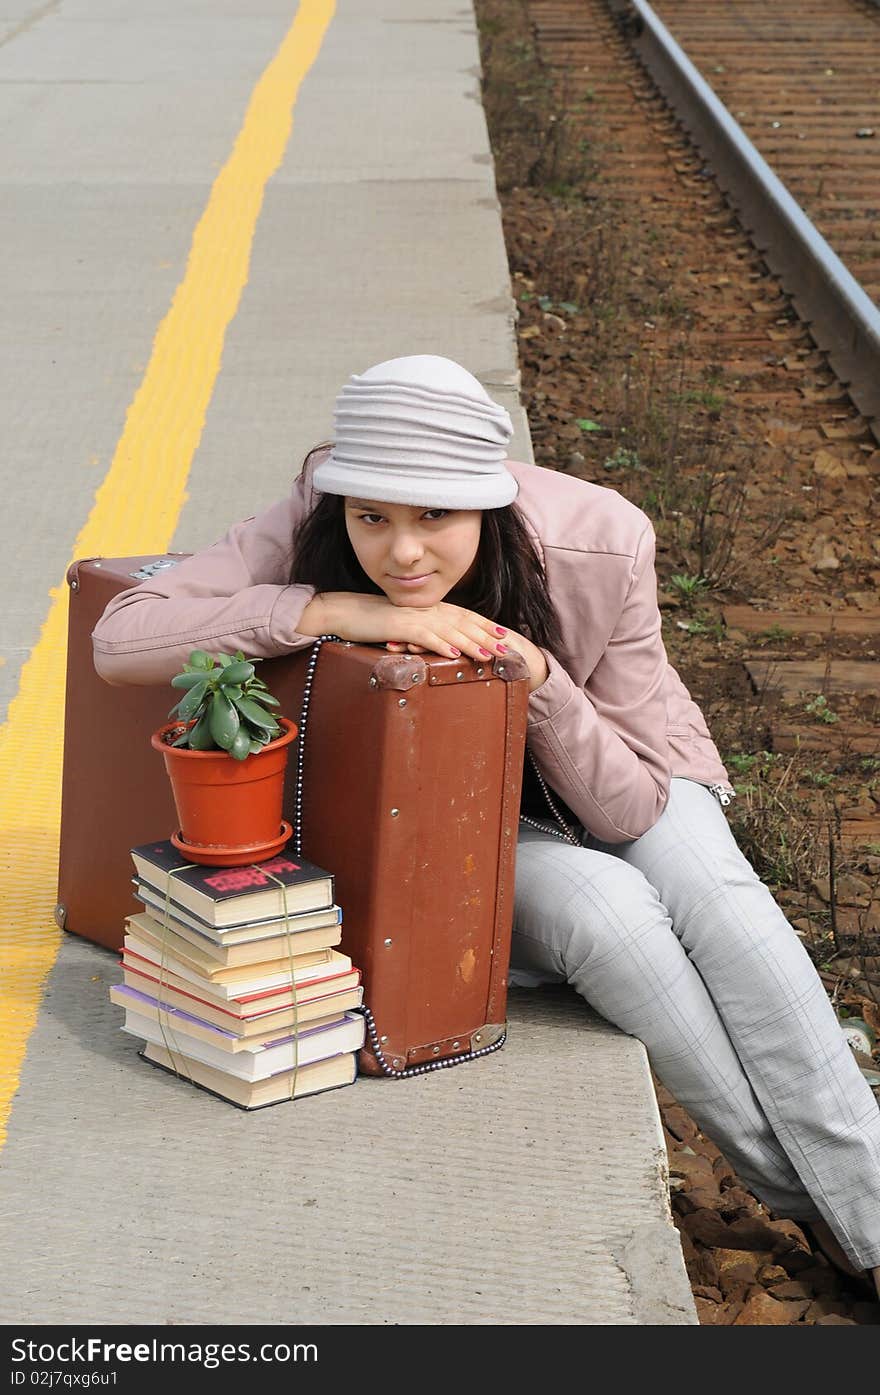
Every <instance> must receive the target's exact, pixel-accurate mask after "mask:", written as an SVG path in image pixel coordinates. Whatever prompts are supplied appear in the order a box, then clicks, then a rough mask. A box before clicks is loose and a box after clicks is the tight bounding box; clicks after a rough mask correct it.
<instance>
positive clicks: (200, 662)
mask: <svg viewBox="0 0 880 1395" xmlns="http://www.w3.org/2000/svg"><path fill="white" fill-rule="evenodd" d="M189 662H190V664H191V665H192V667H193V668H196V669H201V670H202V671H203V672H204V670H205V669H208V668H213V667H214V660H213V659H212V658H211V655H210V654H206V653H205V651H204V649H194V650H193V651H192V653H191V654H190V656H189Z"/></svg>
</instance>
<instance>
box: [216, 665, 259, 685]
mask: <svg viewBox="0 0 880 1395" xmlns="http://www.w3.org/2000/svg"><path fill="white" fill-rule="evenodd" d="M253 676H254V666H253V664H249V663H241V662H235V663H231V664H227V666H226V667H225V668H224V670H223V672H222V674H221V675H220V683H221V685H222V686H223V687H224V688H226V687H228V686H229V684H230V683H231V684H238V683H246V682H247V681H248V679H249V678H253Z"/></svg>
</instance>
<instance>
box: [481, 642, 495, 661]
mask: <svg viewBox="0 0 880 1395" xmlns="http://www.w3.org/2000/svg"><path fill="white" fill-rule="evenodd" d="M480 653H481V654H482V655H483V657H484V658H485V659H491V657H492V652H491V650H489V649H484V648H483V647H482V645H481V646H480Z"/></svg>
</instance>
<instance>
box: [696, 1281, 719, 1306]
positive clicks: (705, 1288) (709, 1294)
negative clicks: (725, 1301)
mask: <svg viewBox="0 0 880 1395" xmlns="http://www.w3.org/2000/svg"><path fill="white" fill-rule="evenodd" d="M692 1291H693V1295H694V1297H695V1298H708V1299H709V1300H710V1302H712V1303H720V1302H721V1289H720V1288H712V1287H711V1285H709V1284H694V1285H693V1289H692Z"/></svg>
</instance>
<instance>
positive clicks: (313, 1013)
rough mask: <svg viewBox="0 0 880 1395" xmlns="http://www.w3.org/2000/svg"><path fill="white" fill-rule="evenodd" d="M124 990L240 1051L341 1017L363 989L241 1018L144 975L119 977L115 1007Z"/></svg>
mask: <svg viewBox="0 0 880 1395" xmlns="http://www.w3.org/2000/svg"><path fill="white" fill-rule="evenodd" d="M127 991H129V992H134V993H137V994H138V995H139V996H140V997H141V998H145V999H147V1000H148V1001H149V1003H151V1004H152V1006H153V1009H154V1011H155V1013H156V1016H157V1017H158V1015H159V1012H160V1011H161V1012H162V1013H163V1014H166V1013H167V1014H169V1015H171V1016H172V1017H174V1014H175V1013H182V1014H183V1015H184V1016H186V1017H194V1018H195V1020H196V1021H197V1022H199V1023H201V1024H202V1026H206V1027H216V1028H219V1029H220V1030H221V1031H222V1032H223V1033H224V1035H225V1036H226V1038H227V1039H228V1040H229V1042H230V1044H231V1046H232V1049H234V1050H238V1049H240V1045H239V1043H247V1044H252V1043H255V1042H256V1041H258V1040H259V1039H261V1038H262V1039H263V1040H267V1041H268V1040H269V1038H270V1037H274V1036H277V1035H278V1034H279V1033H282V1032H291V1031H298V1030H299V1028H300V1027H301V1026H302V1025H303V1023H305V1022H317V1021H319V1020H322V1019H324V1018H329V1017H331V1016H341V1015H342V1013H344V1012H348V1011H349V1010H350V1009H352V1008H356V1007H360V1006H361V1003H362V1002H363V998H364V993H363V989H362V988H361V986H360V984H358V985H357V987H354V988H344V989H343V990H342V991H341V992H339V993H325V994H324V995H323V996H322V997H320V998H313V999H312V1000H311V1001H310V1002H307V1003H306V1002H299V1001H298V1002H297V1004H296V1012H295V1013H294V1010H293V1005H292V1004H290V1005H288V1006H287V1007H284V1008H276V1009H275V1010H274V1011H272V1012H256V1013H251V1014H250V1015H249V1016H246V1017H241V1016H238V1015H237V1014H236V1013H233V1012H228V1011H227V1010H226V1009H225V1008H219V1007H215V1006H214V1004H213V1003H208V1002H205V1001H202V1000H200V999H198V998H195V997H193V996H192V994H190V993H178V992H177V991H176V990H175V989H173V988H167V987H165V986H162V987H160V986H159V984H158V983H156V982H155V980H153V979H148V978H147V977H146V976H145V975H144V974H136V973H131V972H128V971H127V972H126V973H125V974H124V975H123V982H122V983H121V984H114V985H113V986H112V987H111V989H110V998H111V1000H112V1001H113V1002H114V1003H116V1004H117V1005H118V1006H119V1007H127V1006H128V1001H127V999H126V998H125V997H123V994H124V993H125V992H127ZM144 1011H146V1009H144ZM212 1040H213V1038H212Z"/></svg>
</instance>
